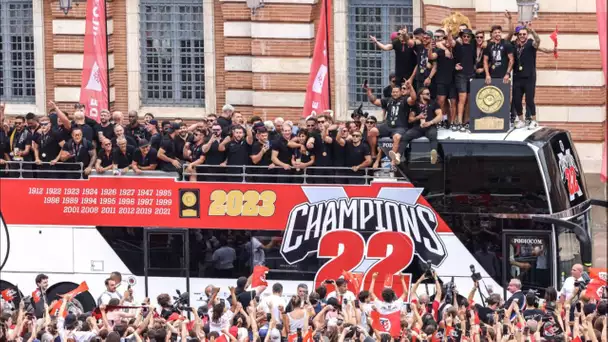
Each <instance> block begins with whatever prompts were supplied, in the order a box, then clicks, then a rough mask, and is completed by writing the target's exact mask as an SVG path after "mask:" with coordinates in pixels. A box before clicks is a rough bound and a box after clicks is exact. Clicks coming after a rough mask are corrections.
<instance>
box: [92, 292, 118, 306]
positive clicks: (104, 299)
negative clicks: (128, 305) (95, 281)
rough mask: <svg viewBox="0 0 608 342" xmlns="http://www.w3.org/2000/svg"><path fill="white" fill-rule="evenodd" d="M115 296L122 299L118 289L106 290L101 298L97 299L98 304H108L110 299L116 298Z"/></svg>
mask: <svg viewBox="0 0 608 342" xmlns="http://www.w3.org/2000/svg"><path fill="white" fill-rule="evenodd" d="M114 298H116V299H118V300H121V299H122V295H121V294H120V293H118V291H114V292H109V291H104V292H103V293H102V294H101V296H99V298H98V299H97V306H101V305H102V304H104V305H108V303H109V302H110V299H114Z"/></svg>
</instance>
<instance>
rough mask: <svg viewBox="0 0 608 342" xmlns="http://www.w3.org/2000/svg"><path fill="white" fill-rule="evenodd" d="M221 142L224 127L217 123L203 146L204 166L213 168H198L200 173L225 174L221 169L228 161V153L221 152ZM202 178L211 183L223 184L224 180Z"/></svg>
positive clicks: (211, 177) (209, 176)
mask: <svg viewBox="0 0 608 342" xmlns="http://www.w3.org/2000/svg"><path fill="white" fill-rule="evenodd" d="M221 142H222V127H221V126H220V125H219V124H218V123H216V124H214V125H213V126H211V134H210V135H209V136H208V137H207V138H206V140H205V144H204V145H203V153H204V154H205V160H204V165H209V166H211V167H199V168H197V170H198V173H214V174H223V173H224V171H225V168H223V167H219V166H220V165H221V164H222V163H223V162H224V161H225V160H226V153H225V152H224V151H220V150H219V147H220V143H221ZM200 177H201V178H202V179H204V180H206V181H209V182H221V181H222V179H223V178H222V177H221V176H218V175H201V176H200Z"/></svg>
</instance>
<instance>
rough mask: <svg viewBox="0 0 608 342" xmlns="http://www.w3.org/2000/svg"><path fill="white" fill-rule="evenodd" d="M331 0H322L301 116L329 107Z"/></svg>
mask: <svg viewBox="0 0 608 342" xmlns="http://www.w3.org/2000/svg"><path fill="white" fill-rule="evenodd" d="M331 13H332V12H331V0H323V7H322V9H321V17H320V18H319V28H318V29H317V37H316V38H315V51H314V53H313V55H312V64H311V65H310V75H309V76H308V85H307V86H306V100H305V101H304V110H303V112H302V116H303V117H307V116H309V115H311V114H312V112H313V111H314V112H315V113H317V114H320V113H321V112H323V111H325V110H327V109H330V108H329V97H330V93H329V46H328V41H327V37H328V30H329V27H331V24H330V20H331Z"/></svg>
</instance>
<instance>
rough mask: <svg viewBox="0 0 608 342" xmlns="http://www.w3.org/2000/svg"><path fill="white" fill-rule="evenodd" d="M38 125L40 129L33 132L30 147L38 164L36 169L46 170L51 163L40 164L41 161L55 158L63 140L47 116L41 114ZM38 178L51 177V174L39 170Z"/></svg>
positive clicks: (45, 161)
mask: <svg viewBox="0 0 608 342" xmlns="http://www.w3.org/2000/svg"><path fill="white" fill-rule="evenodd" d="M39 125H40V129H39V130H38V131H37V132H35V133H34V136H33V139H32V148H33V150H34V159H35V161H36V164H37V165H39V166H38V169H39V170H45V171H47V170H50V169H51V165H49V164H44V165H42V163H43V162H44V163H49V162H51V161H52V160H54V159H55V158H57V156H58V155H59V152H61V145H63V144H64V142H65V141H64V140H63V138H62V137H61V135H60V134H57V133H56V132H55V131H53V130H52V129H51V120H50V119H49V117H48V116H43V117H42V118H41V119H40V122H39ZM38 178H53V176H52V175H51V174H50V173H48V172H40V173H39V174H38Z"/></svg>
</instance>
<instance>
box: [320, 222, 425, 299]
mask: <svg viewBox="0 0 608 342" xmlns="http://www.w3.org/2000/svg"><path fill="white" fill-rule="evenodd" d="M317 257H318V258H328V259H331V260H329V261H328V262H327V263H326V264H324V265H323V266H321V268H319V271H318V272H317V275H316V277H315V288H316V287H319V286H321V285H323V284H324V282H325V280H330V279H331V280H335V279H338V278H340V276H342V275H343V274H344V272H351V271H353V270H354V269H356V268H357V266H359V264H361V263H362V262H363V260H365V259H367V260H370V259H371V260H377V261H375V262H373V265H371V267H369V269H367V271H365V274H364V275H363V281H362V284H360V287H361V288H356V286H355V285H354V284H353V283H352V282H349V283H348V289H349V290H350V291H352V292H353V293H354V294H355V295H357V294H358V293H359V292H360V291H362V290H367V289H369V287H370V285H371V282H372V277H373V274H374V273H378V277H377V278H376V280H375V284H374V293H375V294H376V296H378V298H382V297H381V295H382V290H383V289H384V287H385V283H392V286H390V285H389V284H387V285H389V286H390V287H391V288H392V289H393V291H395V295H397V297H399V296H401V294H402V293H403V285H402V284H401V275H402V273H401V271H402V270H403V269H406V268H407V267H408V266H409V265H410V264H411V263H412V261H413V259H414V243H413V241H412V238H411V237H409V236H408V235H406V234H404V233H401V232H392V231H379V232H376V233H374V234H372V235H371V236H370V237H369V239H368V241H367V243H366V242H365V240H364V239H363V236H361V234H359V233H358V232H356V231H353V230H346V229H341V230H333V231H330V232H328V233H326V234H325V235H323V237H322V238H321V239H320V240H319V248H318V251H317ZM354 273H356V272H354ZM403 275H404V277H405V286H406V287H407V288H408V292H409V287H410V284H411V274H403ZM390 276H392V279H390V278H389V277H390ZM387 278H388V279H387ZM387 280H388V281H387ZM391 280H392V281H391ZM325 286H326V287H327V292H328V293H329V292H331V291H334V289H335V288H334V285H332V284H325Z"/></svg>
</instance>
